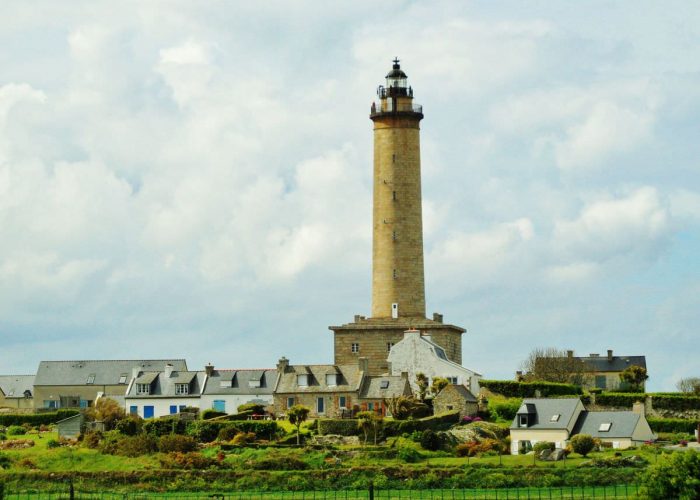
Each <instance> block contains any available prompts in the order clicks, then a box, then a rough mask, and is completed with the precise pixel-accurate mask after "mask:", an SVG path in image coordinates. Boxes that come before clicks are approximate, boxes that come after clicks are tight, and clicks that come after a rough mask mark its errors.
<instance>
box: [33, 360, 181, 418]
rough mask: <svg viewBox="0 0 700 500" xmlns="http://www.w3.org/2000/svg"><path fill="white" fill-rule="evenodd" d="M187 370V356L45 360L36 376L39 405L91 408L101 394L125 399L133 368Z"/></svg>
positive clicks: (36, 399)
mask: <svg viewBox="0 0 700 500" xmlns="http://www.w3.org/2000/svg"><path fill="white" fill-rule="evenodd" d="M166 364H170V365H172V366H173V367H174V369H176V370H180V371H183V370H184V371H186V370H187V363H186V362H185V360H184V359H171V360H154V359H140V360H83V361H41V362H40V363H39V368H38V369H37V373H36V378H35V379H34V401H35V405H34V406H35V408H52V409H55V408H87V407H89V406H93V405H94V402H95V401H96V400H97V398H98V397H102V396H106V397H109V398H111V399H114V400H116V401H118V402H119V403H120V404H122V403H123V402H124V396H125V394H126V391H127V388H128V387H129V382H130V380H131V378H132V375H133V372H134V371H135V370H138V371H156V370H162V369H163V367H164V366H165V365H166Z"/></svg>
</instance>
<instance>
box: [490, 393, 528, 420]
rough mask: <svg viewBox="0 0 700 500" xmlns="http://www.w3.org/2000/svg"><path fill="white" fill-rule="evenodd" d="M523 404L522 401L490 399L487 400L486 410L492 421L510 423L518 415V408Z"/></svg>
mask: <svg viewBox="0 0 700 500" xmlns="http://www.w3.org/2000/svg"><path fill="white" fill-rule="evenodd" d="M522 404H523V400H522V399H518V398H513V399H499V398H491V400H489V404H488V409H489V413H490V414H491V419H493V420H497V421H498V420H505V421H507V422H509V421H512V420H513V419H514V418H515V415H516V414H517V413H518V410H519V409H520V406H521V405H522Z"/></svg>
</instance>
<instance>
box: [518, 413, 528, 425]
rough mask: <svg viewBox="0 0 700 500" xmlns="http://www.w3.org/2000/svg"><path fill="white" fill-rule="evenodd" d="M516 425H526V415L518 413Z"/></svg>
mask: <svg viewBox="0 0 700 500" xmlns="http://www.w3.org/2000/svg"><path fill="white" fill-rule="evenodd" d="M518 426H519V427H527V415H518Z"/></svg>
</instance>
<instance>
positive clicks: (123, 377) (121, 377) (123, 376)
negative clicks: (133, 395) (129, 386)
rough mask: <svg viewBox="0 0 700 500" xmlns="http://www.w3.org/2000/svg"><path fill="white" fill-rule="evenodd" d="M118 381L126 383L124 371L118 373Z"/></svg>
mask: <svg viewBox="0 0 700 500" xmlns="http://www.w3.org/2000/svg"><path fill="white" fill-rule="evenodd" d="M119 383H120V384H126V373H122V374H121V375H119Z"/></svg>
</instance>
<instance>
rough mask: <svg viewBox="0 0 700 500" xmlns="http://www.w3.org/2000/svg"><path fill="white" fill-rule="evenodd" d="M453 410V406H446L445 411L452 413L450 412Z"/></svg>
mask: <svg viewBox="0 0 700 500" xmlns="http://www.w3.org/2000/svg"><path fill="white" fill-rule="evenodd" d="M454 409H455V408H454V406H452V405H447V411H452V410H454Z"/></svg>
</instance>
